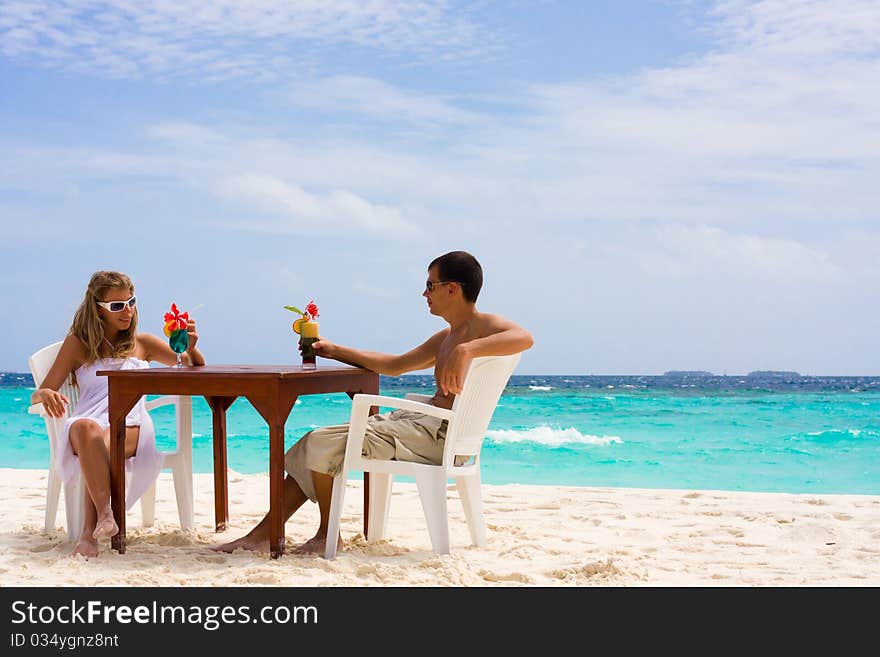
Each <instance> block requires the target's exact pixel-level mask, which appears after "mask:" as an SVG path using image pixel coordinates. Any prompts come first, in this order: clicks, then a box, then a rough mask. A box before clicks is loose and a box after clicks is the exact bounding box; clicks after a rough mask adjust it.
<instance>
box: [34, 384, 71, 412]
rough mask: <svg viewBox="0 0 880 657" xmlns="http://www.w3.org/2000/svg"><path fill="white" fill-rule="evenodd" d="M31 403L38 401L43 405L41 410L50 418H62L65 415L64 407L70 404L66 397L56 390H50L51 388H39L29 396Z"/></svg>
mask: <svg viewBox="0 0 880 657" xmlns="http://www.w3.org/2000/svg"><path fill="white" fill-rule="evenodd" d="M31 401H39V402H40V403H41V404H42V405H43V409H45V411H46V413H47V414H48V415H50V416H51V417H62V416H63V415H64V413H65V407H66V405H67V404H69V403H70V400H69V399H67V397H65V396H64V395H62V394H61V393H60V392H58V391H57V390H52V388H40V389H39V390H37V391H36V392H35V393H34V394H33V395H31Z"/></svg>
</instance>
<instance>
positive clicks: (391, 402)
mask: <svg viewBox="0 0 880 657" xmlns="http://www.w3.org/2000/svg"><path fill="white" fill-rule="evenodd" d="M370 406H385V407H390V408H399V409H401V410H405V411H416V412H417V413H424V414H425V415H431V416H433V417H439V418H442V419H444V420H451V419H452V418H453V417H454V416H455V413H453V412H452V411H450V410H447V409H445V408H440V407H439V406H433V405H432V404H423V403H422V402H417V401H413V400H411V399H403V398H401V397H385V396H384V395H355V396H354V397H353V398H352V400H351V414H352V416H354V415H356V414H358V413H360V412H361V411H362V410H364V409H365V410H366V412H367V413H369V412H370V411H369V409H370Z"/></svg>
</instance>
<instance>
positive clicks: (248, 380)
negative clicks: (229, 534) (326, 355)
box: [98, 364, 379, 558]
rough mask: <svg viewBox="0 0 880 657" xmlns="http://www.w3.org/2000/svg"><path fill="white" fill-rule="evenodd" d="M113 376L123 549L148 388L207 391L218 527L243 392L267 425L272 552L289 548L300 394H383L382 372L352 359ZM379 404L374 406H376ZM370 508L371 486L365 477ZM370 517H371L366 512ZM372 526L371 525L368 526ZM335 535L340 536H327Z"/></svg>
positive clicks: (115, 496) (118, 540) (119, 545)
mask: <svg viewBox="0 0 880 657" xmlns="http://www.w3.org/2000/svg"><path fill="white" fill-rule="evenodd" d="M98 374H99V375H101V376H106V377H107V383H108V394H109V415H110V418H109V420H110V427H111V432H110V458H111V463H112V467H113V468H114V470H115V472H116V477H115V478H114V483H113V485H112V487H111V505H112V508H113V517H114V518H115V520H116V524H117V525H119V533H118V534H117V535H116V536H114V537H113V539H112V547H113V549H115V550H118V551H119V552H120V553H121V554H122V553H125V477H124V472H125V451H124V450H125V416H126V415H127V414H128V412H129V411H130V410H131V409H132V407H133V406H134V405H135V404H136V403H137V401H138V400H139V399H140V398H141V397H142V396H143V395H146V394H163V395H190V396H203V397H204V398H205V399H206V400H207V402H208V405H209V406H210V407H211V412H212V414H213V423H214V518H215V525H216V531H222V530H224V529H225V528H226V523H227V522H228V521H229V499H228V498H229V496H228V492H227V487H226V484H227V478H226V410H227V409H228V408H229V406H230V405H231V404H232V402H233V401H235V399H236V398H237V397H245V398H247V400H248V401H249V402H250V403H251V404H252V405H253V407H254V408H255V409H256V410H257V412H258V413H259V414H260V415H261V416H262V417H263V419H264V420H265V421H266V423H267V424H268V425H269V532H270V549H271V552H272V557H273V558H277V557H280V556H281V555H282V554H283V553H284V518H283V516H282V507H283V499H284V494H283V491H284V424H285V422H286V421H287V417H288V415H290V411H291V409H292V408H293V405H294V403H295V402H296V399H297V397H299V396H300V395H315V394H326V393H331V392H345V393H348V395H349V396H350V397H352V396H354V395H356V394H358V393H369V394H378V392H379V375H378V374H376V373H375V372H371V371H370V370H365V369H362V368H359V367H349V366H347V365H338V364H334V365H329V366H328V365H319V366H318V368H317V369H313V370H304V369H303V368H302V367H300V366H296V365H203V366H200V367H180V368H178V367H151V368H145V369H132V370H101V371H99V372H98ZM376 410H377V409H375V408H374V409H373V411H374V412H375V411H376ZM364 484H365V485H364V502H365V504H364V509H365V511H366V509H367V504H366V500H367V496H368V493H367V485H368V482H367V481H366V479H365V482H364ZM364 520H365V522H366V515H365V516H364ZM364 531H365V532H366V528H365V530H364ZM329 540H335V539H329Z"/></svg>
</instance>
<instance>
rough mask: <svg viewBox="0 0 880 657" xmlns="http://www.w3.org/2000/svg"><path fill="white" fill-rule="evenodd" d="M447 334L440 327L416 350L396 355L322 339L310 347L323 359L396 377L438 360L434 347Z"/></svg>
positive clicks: (437, 345) (438, 344)
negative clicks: (355, 347)
mask: <svg viewBox="0 0 880 657" xmlns="http://www.w3.org/2000/svg"><path fill="white" fill-rule="evenodd" d="M448 334H449V329H443V330H442V331H439V332H438V333H435V334H434V335H432V336H431V337H430V338H428V339H427V340H425V341H424V342H423V343H422V344H420V345H419V346H418V347H416V348H415V349H411V350H410V351H408V352H406V353H405V354H401V355H399V356H395V355H393V354H383V353H381V352H378V351H363V350H361V349H354V348H352V347H344V346H342V345H339V344H334V343H333V342H330V341H329V340H325V339H324V338H321V339H320V340H318V341H317V342H315V343H314V344H313V345H312V348H313V349H314V350H315V351H316V352H317V354H318V355H319V356H323V357H324V358H332V359H333V360H338V361H339V362H341V363H345V364H347V365H356V366H358V367H364V368H366V369H368V370H372V371H374V372H377V373H378V374H385V375H387V376H398V375H400V374H404V373H405V372H413V371H415V370H422V369H425V368H426V367H431V366H432V365H433V364H434V363H435V362H436V360H437V350H438V349H439V348H440V343H441V342H443V338H445V337H446V336H447V335H448Z"/></svg>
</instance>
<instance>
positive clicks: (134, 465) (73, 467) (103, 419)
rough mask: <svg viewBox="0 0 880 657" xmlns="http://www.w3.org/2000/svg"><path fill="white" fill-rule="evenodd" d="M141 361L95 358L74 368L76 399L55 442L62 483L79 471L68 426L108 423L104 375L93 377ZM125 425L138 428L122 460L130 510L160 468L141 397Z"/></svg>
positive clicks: (138, 364) (103, 425)
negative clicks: (133, 443)
mask: <svg viewBox="0 0 880 657" xmlns="http://www.w3.org/2000/svg"><path fill="white" fill-rule="evenodd" d="M149 366H150V364H149V363H148V362H147V361H145V360H140V359H139V358H135V357H133V356H129V357H128V358H99V359H98V360H96V361H94V362H91V363H85V364H83V365H81V366H80V367H78V368H77V370H76V383H77V386H78V387H79V399H78V401H77V403H76V407H75V408H74V409H73V413H72V414H71V417H70V418H69V419H68V420H67V422H65V423H64V428H63V430H62V431H61V435H60V436H59V437H58V443H57V444H56V445H55V469H56V470H57V471H58V474H59V475H60V476H61V478H62V479H63V480H64V481H65V482H69V481H70V480H71V479H73V478H74V477H76V476H77V475H79V474H80V468H79V457H78V456H77V455H76V454H74V453H73V447H72V446H71V444H70V438H69V435H68V434H69V433H70V425H72V424H73V423H74V422H76V421H77V420H81V419H83V418H86V419H89V420H94V421H95V422H97V423H98V424H99V425H100V426H101V428H102V429H106V428H107V427H109V426H110V419H109V418H110V416H109V413H108V403H109V400H108V398H107V377H106V376H97V375H96V374H95V372H97V371H98V370H114V369H122V370H128V369H141V368H145V367H149ZM125 426H127V427H136V426H139V427H140V428H141V430H140V434H139V436H138V444H137V450H136V452H135V455H134V456H131V457H129V458H127V459H125V484H126V492H125V503H126V504H125V506H126V509H130V508H131V507H132V505H133V504H134V503H135V502H137V501H138V500H139V499H140V497H141V495H143V494H144V493H145V492H147V490H148V489H149V488H150V486H152V485H153V482H154V481H155V480H156V477H158V476H159V472H160V471H161V470H162V461H163V456H162V454H161V453H160V452H159V450H158V449H156V431H155V429H154V428H153V421H152V420H151V419H150V414H149V413H148V412H147V408H146V403H145V400H144V397H141V398H140V399H139V400H138V402H137V403H136V404H135V405H134V407H133V408H132V409H131V411H129V413H128V415H127V416H126V418H125Z"/></svg>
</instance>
